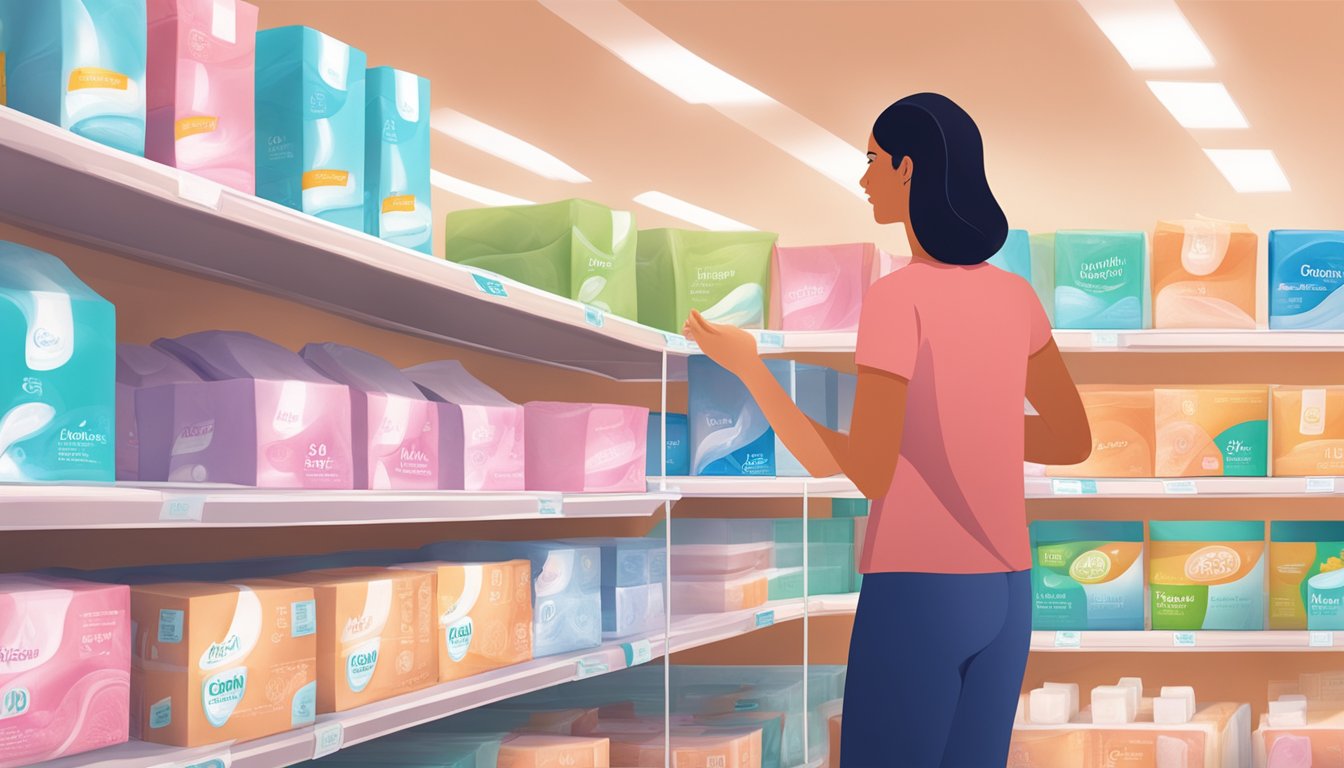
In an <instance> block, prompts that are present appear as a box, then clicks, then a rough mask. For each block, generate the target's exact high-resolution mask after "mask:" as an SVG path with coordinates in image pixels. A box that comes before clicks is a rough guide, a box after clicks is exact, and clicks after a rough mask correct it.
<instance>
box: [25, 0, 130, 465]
mask: <svg viewBox="0 0 1344 768" xmlns="http://www.w3.org/2000/svg"><path fill="white" fill-rule="evenodd" d="M54 4H55V3H53V5H54ZM116 335H117V334H116V312H115V310H114V309H113V307H112V304H111V303H109V302H108V301H106V300H105V299H103V297H101V296H99V295H98V294H96V293H94V292H93V290H92V289H90V288H89V287H88V286H87V285H85V284H84V283H83V282H81V281H80V280H79V278H78V277H75V275H74V273H73V272H71V271H70V270H69V269H68V268H67V267H66V266H65V264H63V263H61V261H60V259H57V258H56V257H55V256H51V255H49V254H46V253H43V252H41V251H37V250H33V249H32V248H28V247H25V246H22V245H19V244H17V243H9V242H3V241H0V482H89V481H93V482H111V481H112V480H113V479H114V474H115V461H116V456H115V454H116V451H115V447H114V443H115V438H114V435H113V417H114V409H115V401H116V394H115V390H114V384H113V380H114V376H115V368H116Z"/></svg>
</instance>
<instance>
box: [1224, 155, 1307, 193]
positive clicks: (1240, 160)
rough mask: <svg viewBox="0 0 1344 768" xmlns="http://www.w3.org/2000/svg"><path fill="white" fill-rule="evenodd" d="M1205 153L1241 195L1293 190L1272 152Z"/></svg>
mask: <svg viewBox="0 0 1344 768" xmlns="http://www.w3.org/2000/svg"><path fill="white" fill-rule="evenodd" d="M1204 153H1205V154H1206V155H1208V156H1209V159H1210V160H1212V161H1213V164H1214V165H1215V166H1217V167H1218V170H1219V171H1220V172H1222V174H1223V176H1224V177H1225V178H1226V179H1227V180H1228V182H1229V183H1230V184H1231V185H1232V188H1233V189H1235V190H1236V191H1238V192H1290V191H1292V187H1291V186H1290V185H1289V184H1288V177H1287V176H1285V175H1284V173H1283V167H1282V166H1280V165H1279V160H1278V158H1276V157H1275V156H1274V152H1273V150H1269V149H1206V150H1204Z"/></svg>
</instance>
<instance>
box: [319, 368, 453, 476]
mask: <svg viewBox="0 0 1344 768" xmlns="http://www.w3.org/2000/svg"><path fill="white" fill-rule="evenodd" d="M299 355H300V356H301V357H302V358H303V359H304V360H306V361H308V364H309V365H311V366H312V367H313V368H315V369H316V370H317V371H318V373H321V374H322V375H324V376H326V377H327V378H329V379H331V380H333V381H336V382H339V383H341V384H344V385H346V386H347V387H349V388H350V414H351V418H352V426H351V439H352V440H353V443H354V454H355V456H354V459H355V463H354V466H355V487H356V488H368V489H374V490H388V489H391V490H436V489H441V488H443V489H447V488H461V487H462V457H461V447H460V444H457V445H458V448H457V461H456V462H443V463H442V464H444V465H446V466H447V467H452V466H453V465H454V464H455V465H456V470H457V471H456V475H455V476H454V478H455V480H456V482H455V483H453V482H448V483H445V482H443V481H444V480H445V479H447V478H441V477H440V476H439V471H440V467H441V461H440V454H439V448H440V432H439V409H438V408H437V407H435V405H434V404H433V403H431V402H429V400H427V399H426V398H425V395H424V393H422V392H421V391H420V388H419V387H417V386H415V382H413V381H411V380H410V379H408V378H406V375H405V374H403V373H402V372H401V371H399V370H397V367H396V366H395V365H392V364H391V363H389V362H387V361H386V360H384V359H382V358H381V357H378V356H377V355H371V354H369V353H368V352H364V351H361V350H358V349H354V348H353V347H347V346H344V345H341V344H333V343H330V342H328V343H325V344H309V345H308V346H306V347H304V348H303V349H301V350H299ZM449 474H450V475H452V473H451V471H450V472H449Z"/></svg>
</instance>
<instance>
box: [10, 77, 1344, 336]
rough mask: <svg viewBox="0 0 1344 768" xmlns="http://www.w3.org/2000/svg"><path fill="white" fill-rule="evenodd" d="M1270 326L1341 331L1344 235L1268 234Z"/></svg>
mask: <svg viewBox="0 0 1344 768" xmlns="http://www.w3.org/2000/svg"><path fill="white" fill-rule="evenodd" d="M11 91H12V86H11ZM1269 327H1270V328H1275V329H1280V330H1286V331H1304V330H1312V331H1338V330H1344V231H1329V230H1305V229H1276V230H1273V231H1271V232H1270V233H1269Z"/></svg>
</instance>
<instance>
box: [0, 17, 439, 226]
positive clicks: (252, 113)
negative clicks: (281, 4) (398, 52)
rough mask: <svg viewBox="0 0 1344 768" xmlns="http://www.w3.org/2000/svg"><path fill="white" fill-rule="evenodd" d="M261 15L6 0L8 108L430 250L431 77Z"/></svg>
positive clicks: (2, 24)
mask: <svg viewBox="0 0 1344 768" xmlns="http://www.w3.org/2000/svg"><path fill="white" fill-rule="evenodd" d="M257 17H258V11H257V8H256V7H255V6H253V5H251V4H249V3H247V2H244V1H243V0H45V1H44V2H30V0H3V2H0V28H2V29H4V30H5V35H6V37H5V40H7V44H6V45H4V46H3V47H0V53H4V54H6V55H5V56H3V57H0V61H3V62H4V69H5V78H4V79H6V80H7V86H8V87H7V96H4V95H3V94H0V96H4V97H3V98H0V104H3V103H6V101H7V102H8V105H9V106H10V107H13V108H14V109H17V110H20V111H22V112H26V113H28V114H30V115H33V116H34V117H38V118H41V119H43V120H46V121H47V122H50V123H54V124H56V125H59V126H61V127H62V128H66V129H69V130H70V131H72V132H74V133H76V134H78V135H81V136H84V137H86V138H89V139H92V140H94V141H97V142H100V143H103V144H106V145H108V146H112V147H115V148H117V149H120V150H123V151H126V152H130V153H132V154H136V155H143V156H145V157H148V158H150V159H152V160H155V161H158V162H160V163H164V164H166V165H170V166H173V167H176V168H180V169H182V170H184V171H189V172H191V173H196V174H199V175H201V176H203V177H205V178H208V179H211V180H213V181H215V182H218V183H219V184H222V185H226V186H229V187H233V188H236V189H239V190H241V191H243V192H247V193H249V194H251V193H253V192H254V191H255V193H256V194H257V195H258V196H260V197H262V198H265V199H267V200H273V201H275V202H277V203H280V204H282V205H286V206H288V207H290V208H294V209H296V210H301V211H303V212H305V213H309V214H312V215H314V216H318V217H320V218H323V219H326V220H328V221H332V222H335V223H337V224H342V225H344V226H347V227H350V228H352V229H357V230H360V231H363V232H367V233H369V234H371V235H375V236H378V237H382V238H384V239H386V240H389V241H391V242H394V243H397V244H399V245H402V246H405V247H408V248H413V249H416V250H419V251H422V252H424V253H429V252H430V239H431V236H432V230H433V225H432V222H431V208H430V174H429V132H430V126H429V112H430V101H429V81H428V80H426V79H424V78H422V77H418V76H416V75H413V74H411V73H409V72H402V71H400V70H396V69H393V68H391V67H377V68H374V69H369V70H367V71H366V69H365V55H364V53H363V52H362V51H360V50H359V49H356V48H353V47H351V46H349V45H347V44H345V43H343V42H341V41H339V40H336V39H334V38H332V37H330V36H328V35H325V34H323V33H321V32H319V31H317V30H314V29H309V28H307V27H282V28H279V29H268V30H263V31H261V32H258V31H257ZM6 47H7V50H5V48H6Z"/></svg>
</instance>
